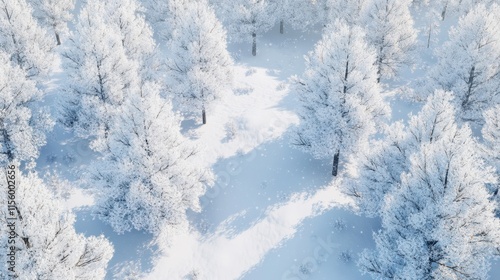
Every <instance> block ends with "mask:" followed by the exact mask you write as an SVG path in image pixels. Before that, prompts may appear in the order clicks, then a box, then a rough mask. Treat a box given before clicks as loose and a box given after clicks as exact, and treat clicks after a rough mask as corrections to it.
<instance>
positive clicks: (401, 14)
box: [293, 0, 416, 176]
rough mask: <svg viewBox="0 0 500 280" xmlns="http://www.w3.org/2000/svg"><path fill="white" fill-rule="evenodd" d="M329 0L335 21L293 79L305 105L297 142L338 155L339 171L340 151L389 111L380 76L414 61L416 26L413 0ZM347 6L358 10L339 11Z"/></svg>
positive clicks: (361, 140)
mask: <svg viewBox="0 0 500 280" xmlns="http://www.w3.org/2000/svg"><path fill="white" fill-rule="evenodd" d="M327 4H328V5H329V6H328V5H327V6H328V7H330V9H328V13H329V14H330V17H331V18H332V19H334V21H332V22H331V23H329V24H328V25H326V26H325V28H324V31H323V37H322V39H321V40H320V41H319V42H318V43H317V44H316V47H315V50H314V52H312V53H310V54H309V56H308V57H307V59H306V68H307V69H306V71H305V73H304V75H303V77H302V78H300V79H296V80H295V82H294V90H295V91H296V92H297V93H298V94H299V98H300V100H301V101H302V104H303V110H302V111H301V113H300V117H301V119H302V123H301V124H300V126H299V127H297V128H296V130H295V132H294V138H295V139H294V140H293V144H294V145H297V146H298V147H301V148H302V149H304V150H306V151H309V152H311V153H312V154H313V156H314V157H316V158H331V157H333V168H332V174H333V176H337V173H338V166H339V161H340V155H341V154H345V155H349V154H350V153H351V152H352V151H356V150H358V149H360V148H361V146H360V145H363V144H365V143H367V141H368V140H369V139H370V137H371V135H373V134H375V133H376V132H377V131H378V130H380V128H382V127H383V124H384V123H385V121H384V119H385V120H386V119H387V117H388V116H389V115H390V110H389V106H388V104H387V101H386V100H385V97H386V95H387V93H385V92H384V91H383V86H381V84H380V81H381V78H384V79H388V78H392V77H394V76H396V75H397V73H398V71H399V69H400V68H401V67H402V66H403V65H408V64H411V61H412V53H411V52H412V50H413V49H414V48H415V43H416V32H415V30H414V29H413V20H412V18H411V15H410V12H409V4H410V3H409V2H408V1H395V0H387V1H386V0H383V1H382V0H373V1H371V2H369V3H368V2H366V1H360V2H357V1H354V2H344V1H338V2H328V3H327ZM342 9H347V10H352V11H357V12H353V13H352V14H350V16H349V17H341V16H338V15H340V14H342V12H341V10H342ZM344 15H345V14H344ZM356 15H358V16H356ZM360 26H365V28H366V30H367V32H366V33H365V29H363V28H362V27H360ZM365 34H369V35H365Z"/></svg>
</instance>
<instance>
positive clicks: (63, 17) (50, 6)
mask: <svg viewBox="0 0 500 280" xmlns="http://www.w3.org/2000/svg"><path fill="white" fill-rule="evenodd" d="M28 1H29V3H31V5H32V6H33V8H34V15H35V17H36V18H37V19H38V21H39V22H41V23H42V25H44V26H46V27H48V28H50V29H51V30H52V32H54V35H55V39H56V42H57V44H58V45H60V44H61V35H63V34H64V35H65V34H67V33H68V22H69V21H70V20H71V19H72V18H73V14H72V11H73V9H74V8H75V0H28Z"/></svg>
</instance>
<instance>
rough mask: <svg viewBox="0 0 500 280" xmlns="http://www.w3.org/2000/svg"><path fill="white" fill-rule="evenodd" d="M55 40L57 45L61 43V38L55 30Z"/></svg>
mask: <svg viewBox="0 0 500 280" xmlns="http://www.w3.org/2000/svg"><path fill="white" fill-rule="evenodd" d="M56 41H57V45H58V46H59V45H60V44H61V38H60V37H59V33H57V32H56Z"/></svg>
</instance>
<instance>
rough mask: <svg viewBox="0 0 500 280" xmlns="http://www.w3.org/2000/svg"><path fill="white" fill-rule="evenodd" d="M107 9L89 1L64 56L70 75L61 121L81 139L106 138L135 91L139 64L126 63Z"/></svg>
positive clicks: (93, 1) (127, 60)
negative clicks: (116, 115)
mask: <svg viewBox="0 0 500 280" xmlns="http://www.w3.org/2000/svg"><path fill="white" fill-rule="evenodd" d="M108 16H109V13H108V12H107V10H106V8H105V4H104V3H102V2H101V1H98V0H89V1H88V2H87V5H86V6H85V7H84V8H83V9H82V11H81V12H80V15H79V17H78V22H77V24H76V27H75V31H74V34H72V36H71V37H70V38H69V43H70V44H69V45H70V46H69V48H68V50H66V51H65V52H64V53H63V56H64V58H65V63H64V68H65V69H66V71H67V73H68V75H69V82H68V85H67V89H66V94H67V98H66V100H65V101H64V104H63V107H64V110H63V118H62V121H63V123H64V124H65V125H67V126H68V127H72V128H73V129H74V131H75V133H76V135H78V136H79V137H82V138H88V137H90V138H93V137H106V136H107V132H108V131H109V129H110V125H112V118H113V116H114V115H115V114H116V112H117V110H119V107H120V105H121V104H122V103H123V101H124V98H125V96H126V95H127V94H128V92H130V91H136V90H137V88H138V83H139V80H140V79H139V75H138V74H137V73H138V67H139V66H138V63H137V62H136V61H134V60H131V59H129V58H128V57H127V51H126V50H125V48H124V46H123V42H122V40H123V38H122V36H121V34H122V33H121V32H120V29H119V27H118V26H117V25H116V24H110V23H109V22H106V20H107V19H108Z"/></svg>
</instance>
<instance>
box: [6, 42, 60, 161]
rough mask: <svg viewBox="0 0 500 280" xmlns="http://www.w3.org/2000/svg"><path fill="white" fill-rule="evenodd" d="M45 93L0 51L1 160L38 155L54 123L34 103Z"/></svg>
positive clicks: (26, 158) (20, 158)
mask: <svg viewBox="0 0 500 280" xmlns="http://www.w3.org/2000/svg"><path fill="white" fill-rule="evenodd" d="M42 97H43V92H42V91H40V90H38V89H37V88H36V84H35V82H34V81H31V80H28V79H27V78H26V72H25V71H24V70H22V69H21V68H19V66H17V65H15V64H13V63H12V62H11V61H10V60H9V57H8V55H7V54H5V53H4V52H2V51H0V164H2V165H5V164H6V163H8V162H10V161H12V160H14V159H16V160H19V161H25V160H31V159H36V158H37V157H38V153H39V149H40V147H41V146H43V145H45V142H46V140H45V133H46V132H48V131H49V130H51V129H52V127H53V125H54V122H53V121H52V120H51V118H50V115H49V114H48V110H44V109H43V108H41V109H40V108H39V109H35V108H34V107H33V105H34V103H36V102H37V101H40V100H41V99H42Z"/></svg>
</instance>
